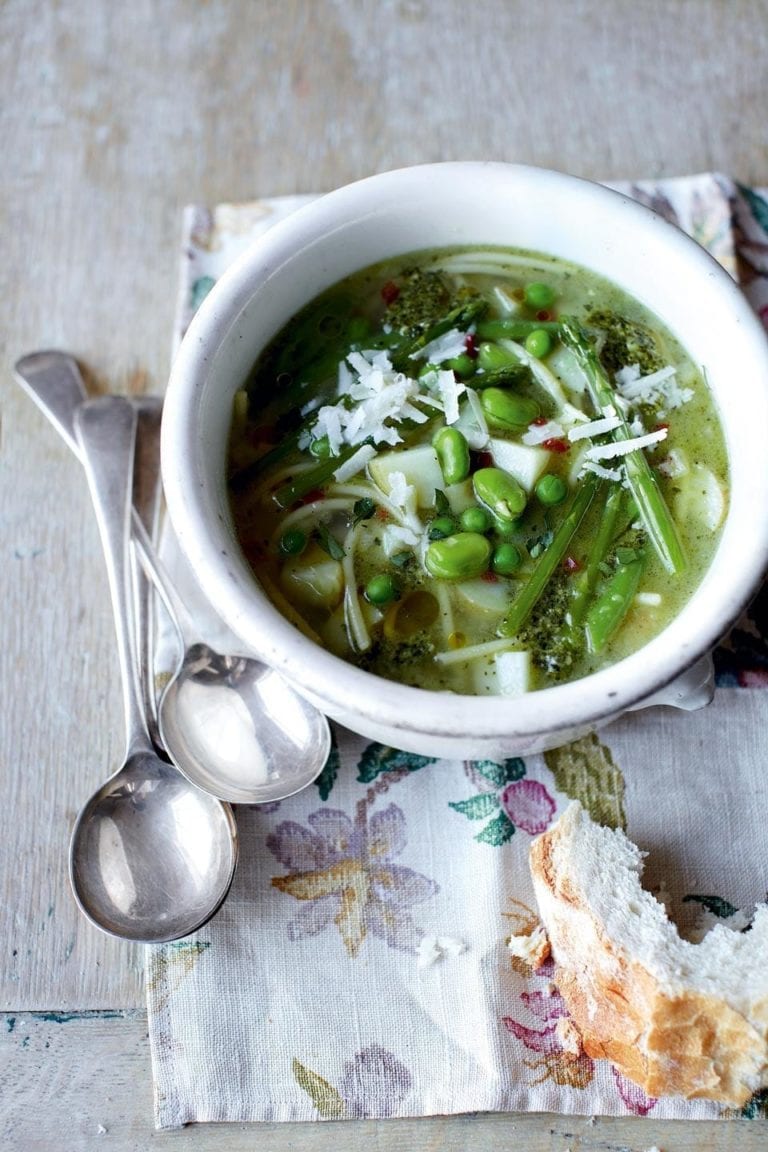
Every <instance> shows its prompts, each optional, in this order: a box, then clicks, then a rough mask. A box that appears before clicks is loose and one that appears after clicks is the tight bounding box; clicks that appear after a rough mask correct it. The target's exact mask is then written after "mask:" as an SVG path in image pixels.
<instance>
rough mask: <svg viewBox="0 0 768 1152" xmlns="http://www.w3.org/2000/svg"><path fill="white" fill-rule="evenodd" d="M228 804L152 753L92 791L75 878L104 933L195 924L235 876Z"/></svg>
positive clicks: (147, 932)
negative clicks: (214, 800) (193, 785)
mask: <svg viewBox="0 0 768 1152" xmlns="http://www.w3.org/2000/svg"><path fill="white" fill-rule="evenodd" d="M236 835H237V832H236V828H235V824H234V819H233V816H232V813H231V810H230V809H229V808H228V807H227V806H226V805H223V804H219V805H216V804H212V803H211V799H210V797H209V796H207V795H206V794H205V793H202V792H200V791H199V789H195V788H190V786H189V784H188V783H187V781H186V780H185V779H184V778H183V777H182V776H181V775H180V774H179V773H178V772H176V770H175V769H174V768H173V767H172V766H171V765H169V764H166V763H165V762H164V761H162V760H161V759H160V758H159V757H158V756H156V755H155V754H154V753H152V752H137V753H136V754H135V755H133V756H131V757H130V758H129V759H128V761H127V762H126V763H125V765H124V766H123V767H122V769H121V770H120V771H119V772H118V773H116V774H115V775H114V776H112V777H111V779H109V780H107V782H106V783H105V784H103V785H102V787H101V788H99V790H98V791H97V792H96V793H94V795H93V796H92V797H91V798H90V800H88V802H87V803H86V804H85V806H84V807H83V809H82V811H81V812H80V815H79V817H78V820H77V823H76V824H75V828H74V831H73V834H72V847H71V853H70V879H71V883H72V889H73V892H74V894H75V899H76V901H77V903H78V905H79V907H80V909H81V911H82V912H83V913H84V914H85V915H86V916H87V917H88V919H89V920H91V921H92V922H93V923H95V924H97V925H98V927H99V928H101V929H102V930H103V931H104V932H107V933H108V934H110V935H112V936H118V937H120V938H122V939H132V940H141V941H144V942H145V943H156V942H161V941H167V940H176V939H179V938H180V937H182V936H186V935H188V934H189V933H190V932H194V931H195V929H197V928H199V927H201V926H202V925H203V924H205V923H206V921H207V920H209V919H210V917H211V916H212V915H213V913H214V912H215V911H216V910H217V909H218V908H219V907H220V905H221V904H222V902H223V901H224V899H225V897H226V895H227V892H228V891H229V887H230V884H231V881H232V873H233V845H234V843H235V839H236Z"/></svg>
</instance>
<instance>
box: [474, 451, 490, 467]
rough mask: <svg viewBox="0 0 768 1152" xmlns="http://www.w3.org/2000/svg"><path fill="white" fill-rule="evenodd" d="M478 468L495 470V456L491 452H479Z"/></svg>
mask: <svg viewBox="0 0 768 1152" xmlns="http://www.w3.org/2000/svg"><path fill="white" fill-rule="evenodd" d="M477 466H478V468H493V456H492V455H491V453H490V452H478V454H477Z"/></svg>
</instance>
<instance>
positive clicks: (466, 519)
mask: <svg viewBox="0 0 768 1152" xmlns="http://www.w3.org/2000/svg"><path fill="white" fill-rule="evenodd" d="M459 523H460V524H461V527H462V529H463V530H464V531H465V532H480V533H481V534H482V533H483V532H487V531H488V529H489V528H490V526H491V518H490V516H489V515H488V513H487V512H486V510H485V508H465V509H464V511H463V512H462V514H461V516H460V518H459Z"/></svg>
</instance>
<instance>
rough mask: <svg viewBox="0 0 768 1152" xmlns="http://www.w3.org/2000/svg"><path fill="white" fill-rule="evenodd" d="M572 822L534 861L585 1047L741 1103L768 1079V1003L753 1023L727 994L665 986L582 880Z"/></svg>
mask: <svg viewBox="0 0 768 1152" xmlns="http://www.w3.org/2000/svg"><path fill="white" fill-rule="evenodd" d="M569 812H570V810H569ZM564 829H567V822H565V818H564V817H563V818H561V820H560V821H558V822H557V823H556V824H555V825H553V827H552V828H550V829H549V830H548V831H547V832H545V833H543V835H541V836H539V837H538V838H537V839H536V840H534V841H533V843H532V845H531V852H530V867H531V874H532V877H533V882H534V887H535V890H536V897H537V900H538V904H539V911H540V914H541V918H542V921H543V923H544V926H545V928H546V930H547V933H548V935H549V939H550V944H551V948H552V955H553V958H554V960H555V969H556V971H555V983H556V984H557V986H558V988H559V991H560V993H561V995H562V996H563V999H564V1000H565V1002H566V1005H567V1007H568V1011H569V1013H570V1015H571V1017H572V1019H573V1020H574V1022H575V1024H576V1026H577V1027H578V1029H579V1031H580V1033H581V1036H582V1040H583V1044H584V1049H585V1051H586V1052H587V1053H588V1054H589V1055H590V1056H592V1057H594V1058H598V1059H599V1058H605V1059H608V1060H610V1061H611V1063H612V1064H614V1065H615V1066H616V1068H618V1069H619V1071H620V1072H621V1073H622V1074H623V1075H625V1076H627V1077H628V1078H629V1079H630V1080H632V1081H634V1082H635V1083H636V1084H638V1085H639V1086H640V1087H641V1088H642V1089H643V1090H644V1091H645V1092H646V1093H647V1094H648V1095H649V1096H656V1097H658V1096H682V1097H685V1098H687V1099H693V1098H697V1097H698V1098H705V1099H708V1100H714V1101H717V1102H719V1103H722V1104H727V1105H731V1106H734V1107H741V1106H742V1105H744V1104H745V1103H746V1102H747V1100H748V1099H749V1098H750V1096H751V1095H752V1093H753V1092H755V1091H757V1090H758V1089H759V1088H761V1087H764V1086H765V1085H766V1084H768V1042H767V1040H766V1031H767V1028H766V1022H767V1021H768V1005H766V1004H764V1003H763V1004H758V1005H757V1006H756V1007H755V1011H754V1012H752V1013H751V1016H752V1022H750V1020H748V1019H746V1018H745V1016H744V1015H743V1014H742V1013H741V1012H739V1011H737V1010H735V1009H734V1007H733V1006H732V1005H730V1004H729V1003H728V1002H727V1001H726V1000H725V999H721V998H719V997H716V996H711V995H704V994H702V993H701V992H700V991H698V990H697V989H695V988H693V987H689V986H686V984H685V981H684V980H683V981H680V982H679V986H677V987H676V988H675V991H674V994H672V995H670V994H669V993H668V992H665V990H664V989H662V987H661V986H660V983H659V980H658V979H657V977H655V976H654V975H653V974H652V973H651V972H649V971H648V970H647V968H646V967H644V966H643V964H641V963H640V962H639V961H638V960H637V959H636V958H634V957H632V956H631V955H629V954H628V952H627V949H626V947H624V946H623V945H622V944H621V943H619V942H617V941H615V940H612V939H611V938H610V936H609V934H608V932H607V930H606V927H605V925H604V924H603V923H602V921H601V919H600V918H599V916H598V915H597V913H596V912H595V909H594V908H593V907H592V906H591V905H590V899H589V893H588V892H586V891H583V890H581V889H580V888H579V886H578V884H577V883H576V881H575V880H574V876H573V873H572V872H571V871H570V870H569V869H568V866H567V861H568V851H567V849H568V843H567V830H564ZM558 846H560V847H561V849H562V850H561V851H557V848H558ZM763 963H765V958H763ZM755 1021H757V1022H758V1024H757V1026H755ZM760 1021H762V1031H761V1030H760Z"/></svg>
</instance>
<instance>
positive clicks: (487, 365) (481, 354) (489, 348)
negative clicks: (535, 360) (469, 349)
mask: <svg viewBox="0 0 768 1152" xmlns="http://www.w3.org/2000/svg"><path fill="white" fill-rule="evenodd" d="M517 363H518V361H517V358H516V357H515V356H513V355H512V353H511V352H508V351H507V350H506V348H502V346H501V344H493V343H491V342H490V341H488V340H486V341H484V342H483V343H482V344H481V345H480V346H479V348H478V349H477V366H478V368H482V369H483V371H484V372H492V371H493V370H494V369H495V368H507V367H508V366H509V365H510V364H517Z"/></svg>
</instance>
